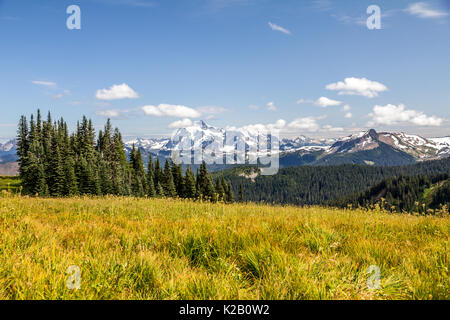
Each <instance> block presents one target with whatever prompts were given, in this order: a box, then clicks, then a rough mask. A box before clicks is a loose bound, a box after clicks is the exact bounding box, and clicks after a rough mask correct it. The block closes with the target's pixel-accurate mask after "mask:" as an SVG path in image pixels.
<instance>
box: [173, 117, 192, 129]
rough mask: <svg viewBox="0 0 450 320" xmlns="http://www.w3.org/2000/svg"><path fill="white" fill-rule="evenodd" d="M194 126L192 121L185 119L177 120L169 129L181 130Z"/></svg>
mask: <svg viewBox="0 0 450 320" xmlns="http://www.w3.org/2000/svg"><path fill="white" fill-rule="evenodd" d="M190 126H192V120H191V119H187V118H186V119H183V120H177V121H174V122H172V123H171V124H169V129H179V128H186V127H190Z"/></svg>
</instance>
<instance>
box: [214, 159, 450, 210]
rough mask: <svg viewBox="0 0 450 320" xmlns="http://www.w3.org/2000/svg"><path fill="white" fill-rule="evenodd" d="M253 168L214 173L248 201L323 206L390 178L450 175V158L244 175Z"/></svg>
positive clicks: (310, 167)
mask: <svg viewBox="0 0 450 320" xmlns="http://www.w3.org/2000/svg"><path fill="white" fill-rule="evenodd" d="M252 170H258V169H257V168H251V167H246V168H234V169H230V170H225V171H222V172H220V173H215V174H214V175H217V176H223V177H225V178H226V179H227V180H229V181H231V183H232V185H233V191H234V192H235V193H237V192H238V188H239V186H240V185H241V184H242V185H243V197H244V199H245V200H247V201H254V202H261V201H263V202H265V203H281V204H295V205H319V204H327V203H330V202H331V201H336V200H338V199H342V198H345V197H348V196H350V195H354V194H357V193H360V192H363V191H366V190H367V189H368V188H370V187H372V186H374V185H376V184H377V183H380V182H381V181H382V180H384V179H386V178H389V177H399V176H419V175H422V176H428V177H432V176H436V175H439V174H450V158H447V159H443V160H438V161H427V162H421V163H417V164H414V165H406V166H391V167H381V166H380V167H377V166H366V165H353V164H344V165H338V166H300V167H291V168H284V169H281V170H280V171H279V173H278V174H277V175H274V176H258V177H257V178H256V179H254V181H252V179H247V178H245V177H243V176H241V175H242V174H243V173H247V174H248V173H250V172H251V171H252Z"/></svg>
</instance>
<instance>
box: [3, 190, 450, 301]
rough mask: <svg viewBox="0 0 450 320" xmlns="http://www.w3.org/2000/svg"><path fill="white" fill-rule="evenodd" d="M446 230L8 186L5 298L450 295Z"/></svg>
mask: <svg viewBox="0 0 450 320" xmlns="http://www.w3.org/2000/svg"><path fill="white" fill-rule="evenodd" d="M449 227H450V219H449V218H448V216H446V217H432V216H413V215H392V214H387V213H384V212H381V211H380V210H373V211H365V210H358V209H356V210H337V209H330V208H321V207H311V208H297V207H274V206H263V205H256V204H248V205H245V204H234V205H223V204H210V203H195V202H191V201H183V200H167V199H166V200H163V199H136V198H119V197H103V198H88V197H83V198H70V199H36V198H27V197H19V196H11V195H7V194H6V195H5V194H4V195H3V197H1V196H0V299H449V298H450V294H449V275H448V271H449V270H448V268H449V264H448V256H449ZM72 265H75V266H78V267H79V268H80V270H81V288H80V289H79V290H70V289H68V287H67V285H66V283H67V279H68V278H69V276H70V275H69V274H67V273H66V271H67V269H68V267H69V266H72ZM371 265H376V266H378V267H379V268H380V271H381V275H380V288H379V289H371V288H370V287H369V286H368V283H367V281H368V279H369V277H370V276H371V274H368V273H367V269H368V267H369V266H371Z"/></svg>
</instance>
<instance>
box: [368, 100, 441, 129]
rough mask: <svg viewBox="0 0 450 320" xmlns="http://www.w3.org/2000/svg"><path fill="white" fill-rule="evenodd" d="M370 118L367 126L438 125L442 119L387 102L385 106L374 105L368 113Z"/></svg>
mask: <svg viewBox="0 0 450 320" xmlns="http://www.w3.org/2000/svg"><path fill="white" fill-rule="evenodd" d="M369 116H370V117H371V118H372V120H371V121H370V122H369V123H368V125H369V126H374V125H396V124H414V125H417V126H440V125H441V124H442V122H443V121H444V119H441V118H438V117H436V116H434V115H433V116H427V115H426V114H424V113H423V112H421V111H416V110H409V109H406V108H405V105H403V104H400V105H398V106H395V105H392V104H388V105H386V106H379V105H376V106H375V107H373V112H371V113H369Z"/></svg>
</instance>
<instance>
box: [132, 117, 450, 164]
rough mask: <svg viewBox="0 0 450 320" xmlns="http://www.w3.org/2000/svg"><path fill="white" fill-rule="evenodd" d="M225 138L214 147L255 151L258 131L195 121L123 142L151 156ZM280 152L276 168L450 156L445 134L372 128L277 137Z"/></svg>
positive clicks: (418, 159) (194, 147)
mask: <svg viewBox="0 0 450 320" xmlns="http://www.w3.org/2000/svg"><path fill="white" fill-rule="evenodd" d="M227 136H233V137H236V140H234V141H233V142H232V143H230V144H228V145H227V143H225V144H223V145H221V146H219V147H218V148H219V150H224V151H225V150H227V151H230V147H231V148H233V145H234V144H238V145H239V144H241V145H242V144H245V146H246V150H252V149H253V150H254V149H255V145H256V144H258V134H257V130H256V129H254V128H245V129H221V128H216V127H212V126H209V125H207V124H206V123H205V122H203V121H198V122H195V123H194V125H192V126H191V127H187V128H182V129H178V130H177V131H176V132H175V134H174V135H173V137H172V138H171V139H169V138H166V139H135V140H132V141H127V142H126V143H125V148H126V150H127V152H129V151H130V150H131V148H132V146H133V144H134V145H135V147H136V148H140V149H141V152H142V153H143V154H144V156H148V155H149V154H152V156H154V157H167V156H170V155H171V152H172V151H174V150H180V149H186V145H188V144H189V143H191V141H192V144H189V145H190V146H191V148H192V149H198V148H201V147H205V146H208V145H209V144H213V143H217V141H219V142H221V141H223V139H224V137H227ZM216 147H217V146H216ZM279 150H280V166H281V167H291V166H299V165H305V164H311V165H335V164H343V163H355V164H366V165H380V166H386V165H404V164H411V163H415V162H418V161H425V160H437V159H442V158H445V157H449V156H450V137H444V138H428V139H425V138H423V137H420V136H418V135H409V134H405V133H390V132H380V133H377V132H376V131H375V130H373V129H371V130H369V131H365V132H360V133H358V134H355V135H351V136H348V137H345V138H339V139H312V138H308V137H305V136H299V137H297V138H294V139H282V140H281V141H279Z"/></svg>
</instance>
